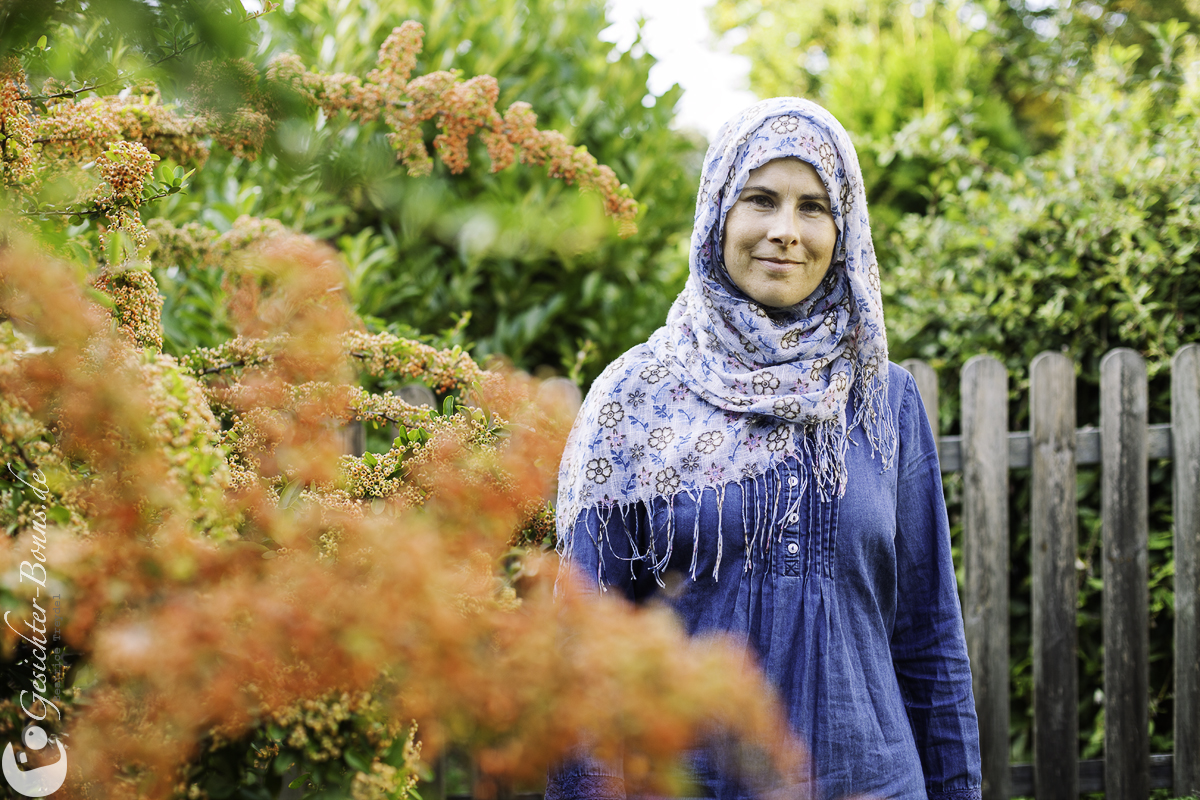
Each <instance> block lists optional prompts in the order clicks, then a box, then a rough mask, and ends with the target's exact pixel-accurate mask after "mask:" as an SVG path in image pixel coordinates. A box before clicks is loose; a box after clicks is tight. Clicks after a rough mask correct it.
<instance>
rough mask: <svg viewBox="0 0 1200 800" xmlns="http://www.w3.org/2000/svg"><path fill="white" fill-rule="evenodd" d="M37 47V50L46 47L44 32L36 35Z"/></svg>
mask: <svg viewBox="0 0 1200 800" xmlns="http://www.w3.org/2000/svg"><path fill="white" fill-rule="evenodd" d="M37 49H38V50H45V49H46V34H44V33H43V34H42V35H41V36H39V37H38V40H37Z"/></svg>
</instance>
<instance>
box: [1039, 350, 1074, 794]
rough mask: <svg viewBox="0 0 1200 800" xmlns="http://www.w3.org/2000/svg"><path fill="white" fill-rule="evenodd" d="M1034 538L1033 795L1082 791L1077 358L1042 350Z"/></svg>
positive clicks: (1040, 359) (1040, 358) (1040, 356)
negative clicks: (1077, 600) (1077, 599)
mask: <svg viewBox="0 0 1200 800" xmlns="http://www.w3.org/2000/svg"><path fill="white" fill-rule="evenodd" d="M1029 372H1030V388H1029V410H1030V425H1029V428H1030V430H1029V433H1030V439H1031V442H1030V445H1031V446H1030V451H1031V452H1030V455H1031V457H1032V463H1031V467H1032V470H1033V474H1032V479H1033V485H1032V495H1033V496H1032V502H1031V505H1032V508H1031V509H1030V527H1031V531H1032V539H1033V542H1032V544H1033V553H1032V561H1033V597H1032V601H1033V692H1034V699H1033V709H1034V720H1033V743H1034V769H1033V777H1034V795H1035V796H1036V797H1037V798H1038V800H1075V798H1076V797H1078V795H1079V769H1078V767H1077V766H1076V762H1077V761H1078V758H1079V747H1078V741H1079V697H1078V683H1079V680H1078V677H1077V657H1076V640H1077V638H1078V636H1077V632H1076V622H1075V595H1076V588H1075V558H1076V555H1075V552H1076V547H1077V539H1078V528H1077V526H1078V522H1077V520H1076V510H1075V477H1076V476H1075V364H1074V362H1073V361H1072V360H1071V359H1069V358H1067V357H1066V356H1065V355H1063V354H1062V353H1042V354H1041V355H1039V356H1038V357H1037V358H1035V359H1034V360H1033V363H1032V364H1031V365H1030V369H1029Z"/></svg>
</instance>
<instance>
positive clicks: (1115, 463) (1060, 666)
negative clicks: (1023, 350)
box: [904, 344, 1200, 800]
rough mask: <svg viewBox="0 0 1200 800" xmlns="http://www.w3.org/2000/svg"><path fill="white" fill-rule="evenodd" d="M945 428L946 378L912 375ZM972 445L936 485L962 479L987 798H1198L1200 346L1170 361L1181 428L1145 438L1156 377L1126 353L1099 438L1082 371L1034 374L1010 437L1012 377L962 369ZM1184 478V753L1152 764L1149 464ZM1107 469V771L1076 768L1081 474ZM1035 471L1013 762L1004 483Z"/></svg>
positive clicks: (1178, 673) (1179, 630) (1111, 369)
mask: <svg viewBox="0 0 1200 800" xmlns="http://www.w3.org/2000/svg"><path fill="white" fill-rule="evenodd" d="M904 366H905V368H907V369H908V370H909V371H910V372H911V373H912V374H913V376H914V377H915V378H916V379H917V385H918V387H919V389H920V391H921V396H922V400H923V401H924V403H925V407H926V409H927V411H928V413H929V418H930V423H931V424H932V426H933V428H934V431H935V432H936V431H937V413H936V409H937V407H938V405H937V381H936V378H935V376H934V372H933V370H932V369H931V368H930V367H929V366H928V365H927V364H925V363H923V362H920V361H908V362H905V363H904ZM961 380H962V384H961V385H962V396H961V399H962V436H945V437H941V438H940V439H939V440H938V441H939V448H938V452H939V460H940V461H941V467H942V472H958V471H961V472H962V474H963V560H964V574H965V578H964V585H963V586H962V587H960V589H961V591H962V599H963V617H964V622H965V625H966V633H967V649H968V651H969V653H970V657H971V672H972V677H973V683H974V690H975V705H976V708H977V710H978V712H979V727H980V731H979V733H980V747H981V751H982V756H983V787H984V789H983V796H984V799H985V800H1007V798H1009V797H1018V796H1029V795H1033V796H1035V797H1037V798H1038V800H1059V799H1061V800H1074V798H1075V797H1077V796H1078V795H1079V794H1080V793H1082V792H1096V791H1103V792H1104V793H1105V796H1106V798H1109V800H1143V799H1144V798H1146V797H1148V796H1149V794H1150V790H1151V789H1152V788H1166V789H1169V790H1170V791H1171V794H1172V796H1188V795H1192V796H1198V797H1200V345H1195V344H1192V345H1187V346H1185V347H1183V348H1181V349H1180V350H1179V352H1177V353H1176V354H1175V357H1174V358H1173V359H1172V360H1171V423H1170V424H1169V425H1148V424H1147V408H1148V405H1149V401H1148V389H1147V379H1146V365H1145V362H1144V361H1143V359H1142V358H1141V356H1139V355H1138V354H1137V353H1136V352H1134V351H1132V350H1125V349H1119V350H1113V351H1112V352H1110V353H1108V354H1107V355H1106V356H1105V357H1104V359H1103V360H1102V361H1101V363H1100V426H1099V428H1080V429H1077V428H1076V422H1075V365H1074V364H1073V363H1072V362H1071V360H1070V359H1068V358H1067V357H1066V356H1064V355H1063V354H1061V353H1042V354H1041V355H1039V356H1038V357H1037V358H1035V359H1034V361H1033V363H1032V364H1031V366H1030V390H1029V394H1030V397H1029V407H1030V430H1029V431H1027V432H1025V431H1022V432H1016V433H1012V432H1009V430H1008V376H1007V373H1006V371H1005V369H1004V366H1003V365H1002V364H1001V363H1000V362H999V361H997V360H996V359H994V358H992V357H990V356H976V357H975V358H972V359H971V360H970V361H968V362H967V363H966V364H965V365H964V367H963V370H962V379H961ZM1150 459H1171V461H1172V462H1173V473H1174V487H1173V492H1174V512H1175V514H1174V516H1175V531H1174V553H1175V586H1174V589H1175V631H1174V634H1175V663H1174V666H1175V670H1174V674H1175V730H1174V734H1175V737H1174V738H1175V744H1174V753H1173V754H1168V755H1155V756H1152V755H1151V754H1150V744H1149V694H1150V692H1149V685H1148V672H1149V590H1148V586H1147V582H1148V521H1147V514H1148V508H1149V498H1148V496H1147V495H1148V477H1147V465H1148V461H1149V460H1150ZM1080 464H1100V469H1101V537H1102V540H1103V558H1104V562H1103V580H1104V588H1103V600H1102V602H1103V630H1104V633H1103V646H1104V698H1105V700H1104V703H1105V729H1104V756H1105V757H1104V759H1103V760H1091V761H1082V762H1081V761H1079V760H1078V752H1079V750H1078V732H1079V731H1078V709H1077V707H1076V703H1077V700H1076V698H1077V696H1078V694H1077V687H1078V683H1077V681H1078V678H1077V660H1076V642H1077V626H1076V618H1075V611H1076V574H1075V559H1076V546H1077V525H1078V522H1077V519H1078V518H1077V514H1076V507H1075V486H1076V467H1077V466H1078V465H1080ZM1018 467H1026V468H1029V469H1030V470H1031V473H1032V475H1031V488H1032V497H1031V504H1030V505H1031V508H1030V526H1031V534H1032V535H1031V547H1032V552H1031V554H1030V560H1031V565H1032V577H1033V591H1032V595H1033V596H1032V611H1033V691H1034V699H1033V707H1034V762H1033V764H1011V765H1010V764H1009V763H1008V753H1009V738H1008V725H1009V680H1008V678H1009V673H1008V642H1009V639H1008V628H1009V619H1008V576H1009V520H1008V471H1009V469H1012V468H1018Z"/></svg>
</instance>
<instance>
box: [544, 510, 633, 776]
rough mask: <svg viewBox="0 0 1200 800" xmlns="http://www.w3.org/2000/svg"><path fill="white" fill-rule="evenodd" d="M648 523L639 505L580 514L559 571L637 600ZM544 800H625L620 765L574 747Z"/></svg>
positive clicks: (555, 767) (559, 766)
mask: <svg viewBox="0 0 1200 800" xmlns="http://www.w3.org/2000/svg"><path fill="white" fill-rule="evenodd" d="M648 522H649V520H648V518H647V516H646V511H645V509H644V507H642V506H635V507H632V508H629V509H621V508H614V509H605V510H602V509H597V508H589V509H586V510H584V511H583V512H582V513H581V514H580V515H579V518H578V519H577V520H576V521H575V524H574V526H573V528H572V529H571V530H570V531H569V532H567V534H566V535H567V536H569V537H571V541H570V542H569V543H568V545H569V546H568V547H567V548H565V553H567V554H568V555H567V557H568V561H567V562H566V563H565V565H564V568H568V569H570V570H571V571H572V572H573V573H574V574H575V575H576V577H578V578H579V579H580V580H582V581H584V582H586V583H588V584H591V585H592V586H595V587H596V588H597V590H599V589H600V587H601V585H603V586H604V587H607V589H608V590H610V591H616V592H618V593H619V594H621V595H622V596H624V597H625V598H627V599H629V600H636V599H638V595H639V594H640V593H641V592H643V591H645V587H646V586H647V585H648V584H653V581H652V580H649V581H648V580H645V579H644V578H645V577H646V565H645V562H644V561H643V560H641V559H638V558H635V557H634V555H635V553H636V552H638V551H639V549H640V548H641V547H642V542H643V540H644V532H645V531H646V530H648V528H647V525H648ZM561 535H562V534H561V533H560V536H561ZM546 800H625V777H624V771H623V769H622V765H621V764H620V763H608V762H604V761H600V760H598V759H596V758H593V757H592V755H591V754H590V752H589V751H588V749H587V748H585V747H584V748H579V749H577V750H576V751H575V752H574V753H573V754H572V756H571V757H570V758H568V759H567V760H565V761H564V762H562V763H560V764H555V765H553V766H551V768H550V770H549V771H548V772H547V775H546Z"/></svg>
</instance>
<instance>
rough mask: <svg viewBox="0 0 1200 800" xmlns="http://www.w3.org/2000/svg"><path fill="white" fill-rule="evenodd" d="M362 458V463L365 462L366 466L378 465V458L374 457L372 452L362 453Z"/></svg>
mask: <svg viewBox="0 0 1200 800" xmlns="http://www.w3.org/2000/svg"><path fill="white" fill-rule="evenodd" d="M362 460H363V463H364V464H366V465H367V466H368V467H376V466H379V459H377V458H376V457H375V454H374V453H363V457H362Z"/></svg>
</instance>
